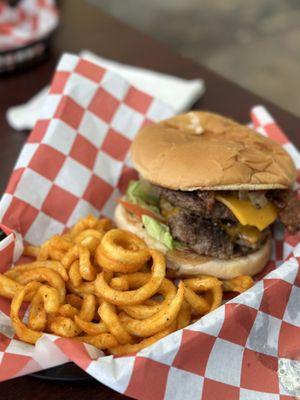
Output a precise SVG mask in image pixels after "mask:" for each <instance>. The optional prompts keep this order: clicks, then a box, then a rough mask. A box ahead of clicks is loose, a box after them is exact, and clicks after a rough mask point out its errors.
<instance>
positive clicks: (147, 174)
mask: <svg viewBox="0 0 300 400" xmlns="http://www.w3.org/2000/svg"><path fill="white" fill-rule="evenodd" d="M131 155H132V161H133V164H134V166H135V168H136V169H137V170H138V172H139V173H140V174H141V175H142V177H143V178H145V179H147V180H148V181H150V182H152V183H154V184H156V185H159V186H163V187H166V188H169V189H174V190H197V189H203V190H260V189H285V188H288V187H290V186H292V184H293V183H294V181H295V178H296V169H295V166H294V164H293V161H292V159H291V158H290V156H289V155H288V153H287V152H286V151H285V150H284V149H283V148H282V147H281V146H280V145H279V144H278V143H276V142H274V141H273V140H271V139H269V138H266V137H264V136H262V135H260V134H258V133H257V132H255V131H254V130H253V129H250V128H248V127H247V126H244V125H241V124H238V123H237V122H235V121H233V120H231V119H229V118H225V117H222V116H221V115H218V114H213V113H208V112H204V111H193V112H189V113H187V114H182V115H178V116H176V117H173V118H170V119H167V120H165V121H161V122H159V123H157V124H154V125H150V126H147V127H145V128H143V129H142V130H141V131H140V132H139V133H138V135H137V136H136V138H135V140H134V142H133V144H132V147H131Z"/></svg>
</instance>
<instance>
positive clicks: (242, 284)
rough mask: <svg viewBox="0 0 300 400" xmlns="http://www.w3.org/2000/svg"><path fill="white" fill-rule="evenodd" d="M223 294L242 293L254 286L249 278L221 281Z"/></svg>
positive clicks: (242, 276) (239, 277) (244, 276)
mask: <svg viewBox="0 0 300 400" xmlns="http://www.w3.org/2000/svg"><path fill="white" fill-rule="evenodd" d="M222 283H223V290H224V292H231V291H232V292H238V293H243V292H245V290H248V289H250V288H251V287H252V286H253V285H254V281H253V279H252V278H251V276H247V275H241V276H237V277H236V278H233V279H230V280H227V281H223V282H222Z"/></svg>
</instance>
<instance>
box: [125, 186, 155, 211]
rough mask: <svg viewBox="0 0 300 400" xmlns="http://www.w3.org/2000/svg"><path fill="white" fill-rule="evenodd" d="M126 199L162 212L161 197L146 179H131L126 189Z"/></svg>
mask: <svg viewBox="0 0 300 400" xmlns="http://www.w3.org/2000/svg"><path fill="white" fill-rule="evenodd" d="M126 200H127V201H129V202H130V203H132V204H138V205H140V206H142V207H144V208H148V209H149V210H151V211H153V212H155V213H158V214H160V210H159V207H158V205H159V198H158V196H157V195H156V194H155V193H154V190H153V187H152V185H151V184H150V183H148V182H146V181H131V182H130V183H129V185H128V188H127V191H126Z"/></svg>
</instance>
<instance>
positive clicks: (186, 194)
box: [115, 111, 300, 279]
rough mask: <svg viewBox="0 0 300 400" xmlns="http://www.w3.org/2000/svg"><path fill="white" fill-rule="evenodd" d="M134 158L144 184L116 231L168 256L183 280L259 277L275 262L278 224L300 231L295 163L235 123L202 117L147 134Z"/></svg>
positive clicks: (131, 192)
mask: <svg viewBox="0 0 300 400" xmlns="http://www.w3.org/2000/svg"><path fill="white" fill-rule="evenodd" d="M131 157H132V161H133V164H134V166H135V168H136V169H137V171H138V172H139V174H140V180H138V181H133V182H130V184H129V186H128V189H127V192H126V195H125V196H124V197H123V198H122V199H121V200H120V202H119V204H118V206H117V208H116V213H115V219H116V223H117V225H118V226H119V227H120V228H123V229H128V230H130V231H132V232H134V233H135V234H137V235H138V236H140V237H141V238H143V239H144V240H145V241H146V243H147V245H148V246H150V247H153V248H156V249H159V250H161V251H162V252H163V253H165V254H166V257H167V262H168V267H169V268H172V269H173V270H174V273H175V274H177V275H178V276H180V275H193V274H207V275H214V276H216V277H218V278H223V279H230V278H233V277H235V276H238V275H255V274H256V273H258V272H259V271H261V270H262V269H263V268H264V266H265V265H266V263H267V262H268V260H269V258H270V254H271V231H272V225H273V224H274V222H275V221H276V220H280V221H281V222H282V223H283V224H284V225H285V227H286V228H287V229H288V231H289V232H291V233H293V232H296V231H297V230H299V228H300V202H299V201H298V200H297V197H296V195H295V194H294V193H293V192H292V190H291V187H292V185H293V183H294V181H295V178H296V169H295V166H294V164H293V161H292V160H291V158H290V156H289V155H288V153H287V152H286V151H285V150H284V149H283V148H282V147H281V146H280V145H279V144H277V143H276V142H274V141H272V140H270V139H269V138H266V137H264V136H262V135H260V134H258V133H256V132H255V131H254V130H252V129H250V128H248V127H246V126H243V125H240V124H238V123H237V122H235V121H233V120H231V119H228V118H225V117H222V116H220V115H217V114H212V113H208V112H200V111H199V112H189V113H187V114H184V115H179V116H176V117H173V118H170V119H167V120H165V121H162V122H159V123H157V124H154V125H151V126H147V127H145V128H143V129H142V130H141V131H140V132H139V133H138V135H137V136H136V138H135V140H134V142H133V144H132V147H131Z"/></svg>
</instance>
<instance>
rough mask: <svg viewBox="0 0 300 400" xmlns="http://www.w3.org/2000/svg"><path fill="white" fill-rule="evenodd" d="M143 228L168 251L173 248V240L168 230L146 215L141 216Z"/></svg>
mask: <svg viewBox="0 0 300 400" xmlns="http://www.w3.org/2000/svg"><path fill="white" fill-rule="evenodd" d="M142 221H143V224H144V227H145V229H146V231H147V233H148V235H149V236H151V237H153V238H154V239H156V240H158V241H159V242H161V243H162V244H164V245H165V246H166V247H167V248H168V249H169V250H173V248H174V239H173V237H172V235H171V233H170V228H169V227H168V226H167V225H165V224H162V223H161V222H159V221H157V220H156V219H154V218H151V217H149V216H148V215H142Z"/></svg>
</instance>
